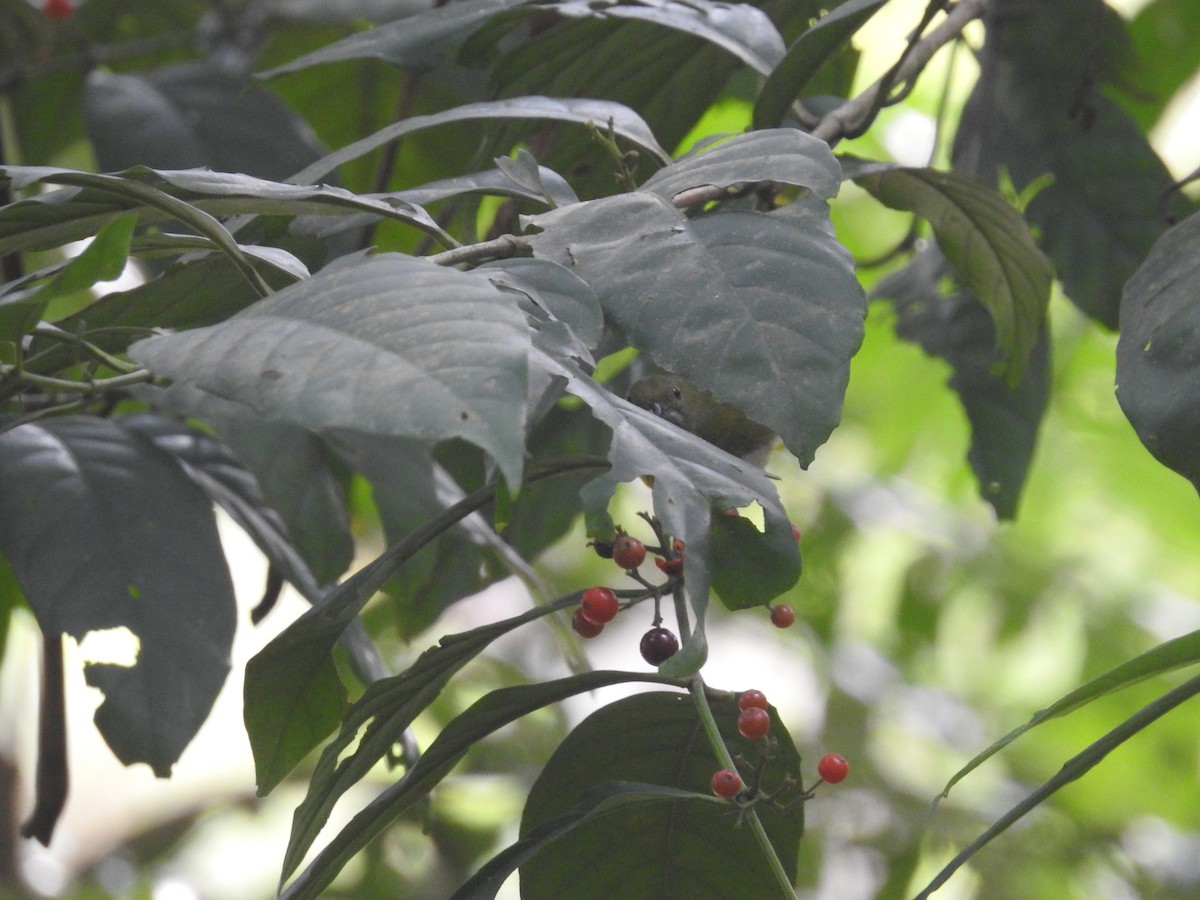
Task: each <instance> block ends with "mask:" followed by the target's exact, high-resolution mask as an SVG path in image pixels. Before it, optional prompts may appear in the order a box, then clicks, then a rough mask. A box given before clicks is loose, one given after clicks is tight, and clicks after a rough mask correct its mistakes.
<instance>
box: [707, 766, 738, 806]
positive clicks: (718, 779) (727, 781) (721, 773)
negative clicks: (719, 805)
mask: <svg viewBox="0 0 1200 900" xmlns="http://www.w3.org/2000/svg"><path fill="white" fill-rule="evenodd" d="M741 789H742V779H741V778H739V777H738V773H737V772H734V771H732V770H730V769H718V770H717V771H716V772H714V773H713V777H712V792H713V793H714V794H716V795H717V796H718V797H724V798H726V799H729V798H730V797H736V796H737V794H738V791H740V790H741Z"/></svg>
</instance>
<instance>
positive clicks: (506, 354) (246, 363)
mask: <svg viewBox="0 0 1200 900" xmlns="http://www.w3.org/2000/svg"><path fill="white" fill-rule="evenodd" d="M528 347H529V332H528V328H527V326H526V324H525V321H524V316H523V315H521V313H520V312H519V311H518V310H517V308H516V304H515V302H514V301H513V298H512V297H511V295H509V294H506V293H505V292H503V291H500V290H498V289H496V288H494V287H493V286H492V285H491V284H489V283H488V282H487V281H485V280H484V279H481V278H478V277H476V276H473V275H469V274H466V273H462V272H458V271H455V270H453V269H447V268H443V267H440V266H436V265H434V264H432V263H429V262H426V261H424V260H417V259H413V258H410V257H403V256H400V255H398V254H379V255H376V256H372V257H367V258H354V259H344V260H339V261H338V262H337V263H335V264H334V265H331V266H329V267H328V268H326V269H324V270H322V271H321V272H320V273H319V274H317V275H316V276H314V277H312V278H310V279H308V280H306V281H303V282H301V283H299V284H296V285H293V286H291V287H289V288H285V289H284V290H282V291H279V292H278V293H276V294H275V295H274V296H272V297H270V298H268V299H266V300H264V301H261V302H259V303H257V304H255V305H254V306H251V307H249V308H248V309H246V310H244V311H242V312H241V313H238V314H237V315H236V316H234V317H232V318H230V319H228V320H226V321H225V322H222V323H221V324H219V325H214V326H210V327H208V328H203V329H195V330H192V331H188V332H182V333H179V334H173V335H163V336H160V337H153V338H150V339H148V340H145V341H141V342H139V343H137V344H135V345H134V346H133V347H131V348H130V354H131V355H132V356H133V357H134V358H135V359H137V360H138V361H139V362H142V363H143V364H144V365H146V366H147V367H149V368H151V369H153V370H154V371H155V372H156V373H158V374H160V375H164V376H167V377H170V378H174V379H176V380H177V381H179V382H183V383H188V384H195V385H196V386H197V387H199V388H201V389H202V390H204V391H207V392H209V393H214V394H217V395H219V396H221V397H224V398H227V399H230V400H234V401H235V402H237V403H239V404H240V405H241V406H242V407H243V408H244V410H245V412H246V413H247V414H257V415H259V416H262V417H263V418H266V419H268V420H272V421H277V422H286V423H291V424H295V425H303V426H306V427H309V428H313V429H338V428H346V429H351V430H358V431H366V432H373V433H377V434H390V435H397V436H405V437H412V438H417V439H420V440H423V441H429V442H436V441H440V440H446V439H448V438H451V437H462V438H464V439H466V440H468V441H470V442H472V443H474V444H476V445H477V446H479V447H482V448H483V449H485V450H487V451H488V452H489V453H490V454H492V456H493V458H494V459H495V460H496V463H497V464H498V465H499V466H500V468H501V470H502V471H503V472H504V475H505V477H506V478H507V479H508V481H509V483H510V484H514V485H515V484H520V482H521V471H522V467H523V465H524V453H525V451H524V428H523V425H524V419H525V385H526V380H527V376H526V365H527V362H526V358H527V354H528ZM468 363H469V364H468Z"/></svg>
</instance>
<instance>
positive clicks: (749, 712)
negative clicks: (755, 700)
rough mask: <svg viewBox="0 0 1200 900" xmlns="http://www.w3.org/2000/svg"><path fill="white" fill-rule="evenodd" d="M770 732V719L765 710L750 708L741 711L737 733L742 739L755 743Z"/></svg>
mask: <svg viewBox="0 0 1200 900" xmlns="http://www.w3.org/2000/svg"><path fill="white" fill-rule="evenodd" d="M770 730H771V717H770V716H769V715H767V711H766V710H765V709H759V708H758V707H757V706H751V707H750V708H749V709H743V710H742V714H741V715H740V716H738V731H740V732H741V733H742V737H744V738H748V739H750V740H752V741H757V740H758V739H759V738H760V737H763V736H765V735H766V733H767V732H768V731H770Z"/></svg>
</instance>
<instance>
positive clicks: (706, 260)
mask: <svg viewBox="0 0 1200 900" xmlns="http://www.w3.org/2000/svg"><path fill="white" fill-rule="evenodd" d="M792 205H793V206H797V205H799V202H798V203H797V204H792ZM818 207H819V209H818ZM786 209H788V210H789V211H790V207H789V208H786ZM809 210H811V211H812V214H811V216H807V217H803V216H792V215H789V214H788V213H787V212H785V211H783V210H780V211H778V212H775V213H754V212H726V213H718V214H714V215H706V216H701V217H699V218H695V219H685V218H684V217H683V216H682V215H681V214H680V213H679V211H678V210H676V209H674V208H673V207H671V206H670V205H669V204H668V203H666V202H664V201H663V200H662V199H661V198H659V197H657V196H655V195H653V194H649V193H645V192H641V191H638V192H633V193H629V194H622V195H620V196H617V197H610V198H605V199H602V200H595V201H590V202H586V203H581V204H578V205H576V206H572V207H567V208H565V209H560V210H554V211H553V212H549V213H545V214H542V215H539V216H534V217H533V221H534V223H535V224H537V225H538V226H539V227H541V228H542V229H543V232H542V233H541V234H536V235H533V236H531V237H530V238H529V241H530V243H531V244H532V245H533V247H534V253H535V254H536V255H538V256H541V257H546V258H549V259H553V260H555V261H557V262H559V263H561V264H562V265H565V266H569V267H571V268H572V270H573V271H574V272H576V273H577V274H578V275H580V276H581V277H582V278H583V279H584V280H585V281H587V282H588V284H590V285H591V286H592V288H593V290H595V291H596V295H597V297H598V298H599V299H600V303H601V305H602V306H603V307H604V310H605V312H606V313H608V314H609V315H610V316H611V317H612V318H613V320H614V321H615V322H616V323H617V324H618V325H619V326H620V327H621V328H622V330H623V331H624V332H625V333H626V335H627V336H628V338H629V339H630V341H631V342H632V343H633V344H634V345H635V346H637V347H639V348H640V349H642V350H643V351H644V352H646V353H647V354H649V355H650V357H651V358H652V359H653V360H654V362H655V363H657V364H658V365H659V366H661V367H662V368H664V369H666V370H668V371H670V372H674V373H676V374H679V375H683V376H684V377H686V378H688V379H689V380H691V381H693V382H695V383H696V384H698V385H699V386H700V387H702V388H704V389H706V390H710V391H712V393H713V395H714V396H715V397H716V398H717V399H718V400H721V401H723V402H727V403H731V404H732V405H734V406H735V407H737V408H738V409H739V410H741V411H742V412H743V413H745V414H746V415H747V416H749V417H750V418H751V419H753V420H754V421H756V422H761V423H762V424H763V425H766V426H768V427H770V428H772V429H773V430H774V431H776V432H777V433H778V434H779V435H780V436H781V437H782V438H783V441H784V444H785V445H786V446H787V447H788V449H789V450H791V451H792V452H793V453H794V454H796V456H797V457H799V458H800V462H801V464H802V465H807V464H808V463H809V462H811V461H812V459H813V455H814V454H815V452H816V449H817V447H819V446H820V445H821V444H822V443H824V441H825V440H826V439H827V438H828V437H829V434H830V432H832V430H833V428H834V427H835V426H836V425H837V423H838V421H839V420H840V417H841V410H842V401H843V398H844V395H845V391H846V383H847V380H848V378H849V366H850V358H851V356H853V355H854V353H855V351H856V350H857V349H858V346H859V343H860V342H861V340H862V328H863V317H864V315H865V311H866V303H865V300H864V297H863V293H862V288H861V287H860V285H859V283H858V279H857V278H856V277H855V275H854V267H853V264H852V261H851V259H850V257H849V254H848V253H847V252H846V251H845V249H844V248H843V247H842V246H841V245H840V244H838V243H837V241H836V240H835V239H834V238H833V237H832V236H831V235H830V234H829V233H828V232H827V231H826V230H825V229H826V228H827V227H828V219H827V211H826V209H825V204H824V202H823V201H821V200H813V201H812V203H811V206H807V207H805V211H809Z"/></svg>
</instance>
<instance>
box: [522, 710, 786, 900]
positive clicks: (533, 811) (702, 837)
mask: <svg viewBox="0 0 1200 900" xmlns="http://www.w3.org/2000/svg"><path fill="white" fill-rule="evenodd" d="M711 706H712V710H713V715H714V717H715V718H716V720H717V725H718V727H719V729H720V732H721V737H722V738H723V739H724V741H725V744H726V746H727V747H728V748H729V750H730V753H731V755H733V756H734V757H737V756H739V755H741V756H743V757H745V758H746V759H747V760H751V761H757V760H758V759H760V758H761V756H762V748H763V744H762V742H758V741H749V740H747V739H746V738H744V737H742V736H741V734H739V733H738V730H737V717H738V708H737V701H736V698H735V697H733V696H732V695H729V696H727V697H725V698H723V699H721V700H719V701H716V702H713V703H712V704H711ZM772 725H773V727H772V729H771V736H772V738H773V739H774V740H776V741H778V745H777V746H776V747H775V750H774V755H773V756H772V758H771V760H770V762H769V763H768V764H767V765H766V767H765V770H764V772H763V776H762V777H763V786H764V789H765V790H768V791H769V790H775V789H776V788H778V787H779V786H780V785H781V784H782V782H783V779H784V778H785V777H786V776H791V777H792V778H793V779H796V780H797V781H798V780H799V779H800V774H801V773H800V759H799V756H798V755H797V753H796V748H795V747H794V746H793V744H792V742H791V738H790V736H789V735H788V733H787V731H786V730H785V729H784V728H783V727H782V725H781V724H780V722H779V719H778V717H777V716H774V715H773V716H772ZM753 766H754V762H749V763H748V764H747V767H746V769H745V770H744V771H743V777H749V774H750V773H751V772H753V771H754V769H753ZM720 767H721V766H720V764H719V763H718V761H717V758H716V756H715V755H714V753H713V750H712V748H711V747H710V746H709V744H708V742H707V741H706V740H705V737H704V733H703V730H702V727H701V724H700V718H699V716H698V715H697V713H696V709H695V706H694V704H693V700H692V698H691V697H689V696H687V695H679V694H668V693H663V692H654V693H648V694H639V695H637V696H634V697H628V698H625V699H623V700H618V701H617V702H615V703H611V704H609V705H608V706H605V707H603V708H601V709H600V710H598V711H597V712H595V713H592V715H590V716H589V717H588V718H587V719H585V720H584V721H583V722H582V723H580V725H579V726H578V727H577V728H576V729H575V730H574V731H572V732H571V734H570V735H568V736H567V739H566V740H565V741H563V743H562V745H561V746H560V747H559V748H558V750H557V751H556V752H555V754H554V756H553V757H552V758H551V759H550V761H549V762H548V763H547V764H546V767H545V769H543V771H542V774H541V776H539V778H538V780H537V782H536V783H535V784H534V786H533V789H532V790H531V791H530V792H529V799H528V800H527V801H526V804H525V814H524V816H523V817H522V819H521V834H522V836H527V835H529V834H530V833H531V832H533V831H534V830H535V829H537V828H538V827H540V826H542V825H543V824H544V823H547V822H550V821H553V820H555V819H558V818H559V817H560V816H564V815H567V814H569V813H570V811H571V810H572V808H573V807H575V806H576V805H577V804H579V803H580V802H581V801H582V800H583V798H584V797H585V795H586V794H587V792H588V791H589V790H591V789H592V788H594V787H595V786H597V785H600V784H604V783H605V782H611V781H636V782H645V783H649V784H655V785H661V786H663V787H666V788H678V789H681V790H686V791H691V792H693V793H696V794H709V793H710V779H711V778H712V774H713V772H715V771H716V770H717V769H718V768H720ZM664 799H665V798H664ZM756 809H757V810H758V813H759V816H760V818H761V820H762V822H763V825H764V826H765V828H766V831H767V834H768V836H769V837H770V839H771V844H772V846H773V847H774V848H775V852H776V854H777V855H778V857H779V859H780V862H782V864H783V868H784V871H785V872H786V873H787V874H788V876H789V878H791V879H793V880H794V879H795V877H796V861H797V854H798V849H799V845H800V838H801V835H802V834H803V830H804V804H803V803H798V804H796V805H795V806H794V807H792V808H791V809H790V810H788V811H787V812H780V811H776V810H774V809H772V808H771V807H770V805H769V804H762V805H759V806H758V807H756ZM731 812H732V810H731V808H730V807H729V806H728V804H724V803H704V802H698V801H697V800H695V799H685V800H681V799H675V800H674V801H673V802H663V803H661V804H655V805H654V806H651V807H646V806H642V805H635V806H627V805H621V806H618V807H617V808H615V809H612V810H610V811H609V812H608V813H607V814H606V815H601V816H593V817H591V818H589V819H588V820H587V821H586V822H582V823H580V825H579V827H577V828H575V829H573V830H572V831H571V832H570V833H569V834H565V835H563V836H561V837H559V838H558V839H557V840H555V841H554V842H553V843H549V844H547V845H546V846H545V847H544V848H543V849H542V852H541V853H539V854H538V855H536V856H534V857H533V858H532V859H530V860H529V861H527V862H526V863H524V864H523V865H522V867H521V896H522V897H524V898H526V900H544V898H558V897H567V896H569V897H571V898H573V900H576V898H577V900H595V898H610V897H615V896H623V897H654V896H659V891H660V889H661V886H662V885H664V884H667V885H670V891H669V894H668V896H671V897H687V898H689V900H691V898H695V900H727V898H730V897H772V896H776V895H777V893H778V890H779V888H778V882H776V880H775V878H774V876H773V874H772V872H771V870H770V868H769V866H768V864H767V862H766V861H765V860H764V859H763V856H762V851H761V850H760V849H759V848H758V846H757V844H756V843H755V840H754V837H753V835H752V833H751V830H750V829H749V828H748V827H746V826H745V825H743V826H741V827H737V818H736V816H733V815H731ZM616 845H619V846H622V847H624V848H627V849H632V848H637V850H636V852H631V853H628V854H626V855H624V856H623V857H622V864H621V865H620V866H619V867H612V866H599V865H597V859H598V856H599V855H601V854H606V853H607V852H608V850H607V848H611V847H613V846H616ZM730 859H736V860H737V864H736V865H730ZM580 872H589V873H591V877H588V878H581V877H580V874H579V873H580ZM606 874H607V877H606Z"/></svg>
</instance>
